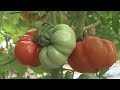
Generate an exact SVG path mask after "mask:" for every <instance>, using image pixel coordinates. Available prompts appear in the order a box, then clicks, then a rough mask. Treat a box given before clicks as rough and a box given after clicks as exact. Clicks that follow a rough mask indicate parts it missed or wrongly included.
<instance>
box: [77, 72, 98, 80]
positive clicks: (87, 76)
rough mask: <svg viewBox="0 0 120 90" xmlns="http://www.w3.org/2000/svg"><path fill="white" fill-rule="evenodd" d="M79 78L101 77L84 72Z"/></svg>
mask: <svg viewBox="0 0 120 90" xmlns="http://www.w3.org/2000/svg"><path fill="white" fill-rule="evenodd" d="M78 79H100V78H99V77H97V76H96V75H95V74H92V73H83V74H81V75H80V76H79V78H78Z"/></svg>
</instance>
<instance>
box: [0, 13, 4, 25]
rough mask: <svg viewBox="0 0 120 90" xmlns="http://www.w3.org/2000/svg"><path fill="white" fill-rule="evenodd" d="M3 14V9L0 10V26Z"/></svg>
mask: <svg viewBox="0 0 120 90" xmlns="http://www.w3.org/2000/svg"><path fill="white" fill-rule="evenodd" d="M3 15H4V11H0V27H1V25H2V22H3Z"/></svg>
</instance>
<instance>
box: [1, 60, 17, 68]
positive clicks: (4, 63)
mask: <svg viewBox="0 0 120 90" xmlns="http://www.w3.org/2000/svg"><path fill="white" fill-rule="evenodd" d="M13 61H15V60H9V61H6V62H3V63H0V67H2V66H5V65H7V64H10V63H12V62H13Z"/></svg>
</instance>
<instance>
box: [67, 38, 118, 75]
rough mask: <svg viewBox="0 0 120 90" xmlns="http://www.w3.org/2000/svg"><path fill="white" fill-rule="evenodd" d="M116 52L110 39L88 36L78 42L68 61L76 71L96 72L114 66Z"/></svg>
mask: <svg viewBox="0 0 120 90" xmlns="http://www.w3.org/2000/svg"><path fill="white" fill-rule="evenodd" d="M116 54H117V51H116V47H115V45H114V44H113V43H112V42H110V41H109V40H104V39H100V38H98V37H95V36H87V37H85V39H84V40H83V41H79V42H77V45H76V48H75V49H74V51H73V52H72V54H71V55H70V56H69V59H68V63H69V65H70V66H71V68H73V70H75V71H78V72H81V73H96V72H98V71H99V70H102V69H105V68H108V67H110V66H112V65H113V64H114V63H115V61H116Z"/></svg>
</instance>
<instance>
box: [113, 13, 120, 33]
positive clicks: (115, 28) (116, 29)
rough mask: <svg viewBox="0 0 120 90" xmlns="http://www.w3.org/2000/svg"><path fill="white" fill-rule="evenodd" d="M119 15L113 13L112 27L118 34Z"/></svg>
mask: <svg viewBox="0 0 120 90" xmlns="http://www.w3.org/2000/svg"><path fill="white" fill-rule="evenodd" d="M119 24H120V23H119V15H118V14H116V13H114V12H113V13H112V28H113V30H114V31H115V33H116V34H118V28H119Z"/></svg>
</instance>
